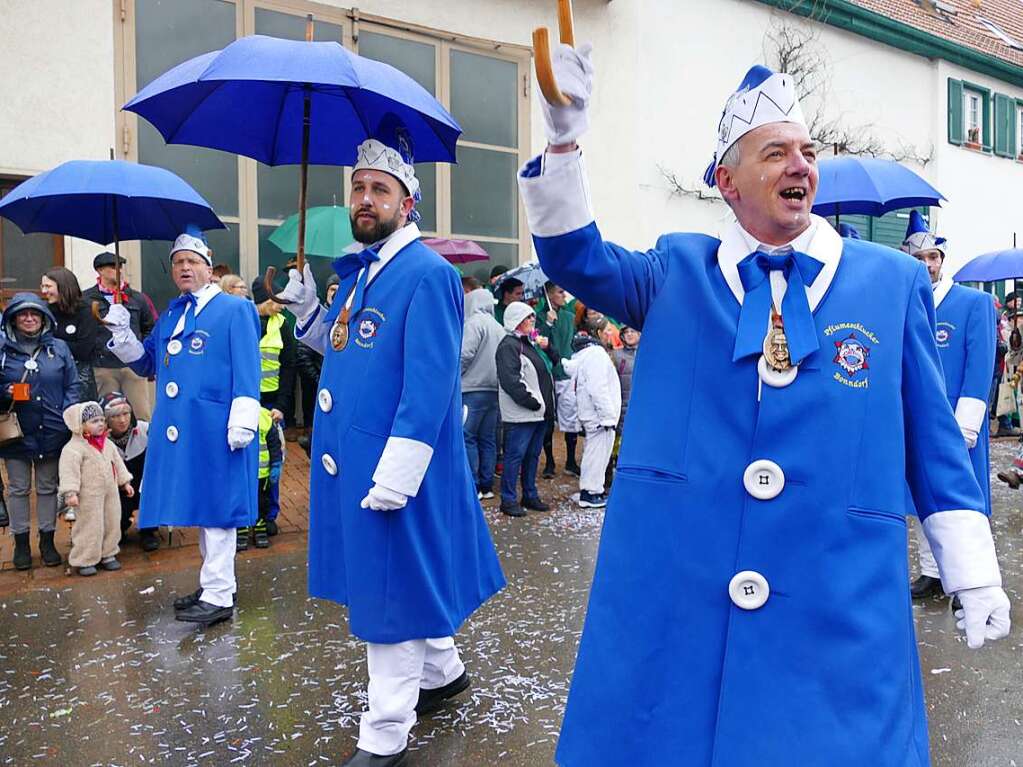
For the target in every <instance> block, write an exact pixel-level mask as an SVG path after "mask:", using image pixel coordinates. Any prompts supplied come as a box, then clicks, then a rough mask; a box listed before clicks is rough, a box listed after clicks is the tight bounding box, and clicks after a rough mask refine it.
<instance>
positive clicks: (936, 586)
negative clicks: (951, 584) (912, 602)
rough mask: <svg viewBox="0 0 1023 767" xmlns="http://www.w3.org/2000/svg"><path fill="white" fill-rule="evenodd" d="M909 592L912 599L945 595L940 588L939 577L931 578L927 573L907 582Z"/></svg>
mask: <svg viewBox="0 0 1023 767" xmlns="http://www.w3.org/2000/svg"><path fill="white" fill-rule="evenodd" d="M909 594H910V596H912V597H913V599H927V598H928V597H943V596H945V592H944V591H942V589H941V579H940V578H932V577H931V576H929V575H921V576H920V577H919V578H917V579H916V580H915V581H913V582H912V583H911V584H909Z"/></svg>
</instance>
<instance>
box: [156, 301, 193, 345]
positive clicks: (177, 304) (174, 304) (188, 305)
mask: <svg viewBox="0 0 1023 767" xmlns="http://www.w3.org/2000/svg"><path fill="white" fill-rule="evenodd" d="M198 304H199V302H198V301H197V300H196V298H195V296H193V295H192V294H191V293H184V294H182V295H180V296H178V297H177V298H175V299H174V300H173V301H171V302H170V305H169V306H168V307H167V310H168V311H169V312H170V313H171V315H172V316H173V314H174V312H175V311H177V310H178V309H181V310H182V311H183V312H184V315H185V326H184V328H183V329H182V331H181V337H182V338H188V337H189V336H190V335H192V334H193V333H194V332H195V310H196V309H197V308H198ZM167 327H168V328H169V332H170V334H173V333H174V328H175V327H177V323H176V322H175V323H174V324H173V325H171V324H170V323H167ZM167 338H170V335H168V336H167ZM164 340H167V339H164Z"/></svg>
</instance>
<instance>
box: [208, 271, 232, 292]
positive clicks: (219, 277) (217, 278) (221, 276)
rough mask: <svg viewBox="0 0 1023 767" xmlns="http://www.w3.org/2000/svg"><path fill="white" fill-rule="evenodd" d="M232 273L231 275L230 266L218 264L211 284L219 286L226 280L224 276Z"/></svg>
mask: <svg viewBox="0 0 1023 767" xmlns="http://www.w3.org/2000/svg"><path fill="white" fill-rule="evenodd" d="M230 273H231V267H230V266H228V265H227V264H217V265H216V266H214V267H213V279H212V280H211V282H213V283H216V284H218V285H219V284H220V281H221V280H222V279H224V276H225V275H228V274H230ZM221 290H223V287H221ZM225 292H226V291H225Z"/></svg>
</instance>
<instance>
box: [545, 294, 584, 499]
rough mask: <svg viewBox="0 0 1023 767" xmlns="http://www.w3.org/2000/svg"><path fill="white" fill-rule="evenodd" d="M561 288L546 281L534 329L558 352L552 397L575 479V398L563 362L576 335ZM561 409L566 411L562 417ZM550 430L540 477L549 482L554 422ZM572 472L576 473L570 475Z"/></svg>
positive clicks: (576, 470) (551, 468)
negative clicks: (553, 397) (569, 394)
mask: <svg viewBox="0 0 1023 767" xmlns="http://www.w3.org/2000/svg"><path fill="white" fill-rule="evenodd" d="M565 299H566V296H565V290H564V288H561V287H559V286H558V285H555V284H554V283H553V282H550V281H548V282H547V284H546V285H544V298H543V301H541V303H540V304H538V305H537V307H536V329H537V332H539V334H540V335H541V336H544V337H545V338H547V339H548V341H549V342H550V344H551V345H552V346H553V347H554V348H555V349H556V350H557V352H558V354H559V355H560V357H561V362H560V363H559V364H557V365H555V366H554V369H553V371H552V372H553V373H554V393H555V395H556V396H555V402H556V405H557V423H558V427H559V428H560V429H561V431H562V433H563V434H564V435H565V449H566V451H567V452H568V459H567V461H566V462H565V470H566V471H568V472H569V473H574V474H576V475H577V476H578V474H579V471H578V466H576V460H575V446H576V439H577V438H578V434H577V433H576V426H577V423H576V422H575V405H574V397H573V396H568V392H569V389H570V388H571V377H570V376H569V375H568V373H566V372H565V367H564V365H565V361H566V360H569V359H571V358H572V336H573V335H575V314H573V312H572V310H571V309H569V308H568V307H567V306H566V301H565ZM562 409H564V410H565V415H564V417H563V416H562ZM548 423H550V424H551V428H550V430H549V431H548V433H546V434H544V442H543V450H544V457H545V461H544V469H543V476H544V478H546V479H550V478H551V477H553V476H554V474H555V471H556V468H557V467H556V466H555V465H554V445H553V422H551V421H548ZM573 468H574V469H575V471H573Z"/></svg>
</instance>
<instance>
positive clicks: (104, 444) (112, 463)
mask: <svg viewBox="0 0 1023 767" xmlns="http://www.w3.org/2000/svg"><path fill="white" fill-rule="evenodd" d="M64 423H65V424H66V425H67V427H68V429H69V430H70V431H71V439H70V440H69V441H68V443H67V444H66V445H64V449H63V450H61V452H60V496H61V497H62V498H63V499H64V506H65V507H66V508H67V509H68V511H67V512H66V515H67V516H69V517H70V516H71V515H72V514H73V515H74V516H73V520H69V521H73V524H72V526H71V553H70V554H68V564H69V565H71V567H75V568H77V569H78V574H79V575H86V576H88V575H95V574H96V572H97V570H96V568H97V567H101V568H103V569H104V570H120V569H121V563H120V562H118V561H117V553H118V551H120V542H121V525H120V521H121V501H120V494H121V490H123V491H124V492H125V494H127V495H129V496H131V495H134V494H135V490H134V488H133V487H132V485H131V480H132V475H131V472H129V471H128V468H127V467H126V466H125V465H124V460H123V459H122V458H121V454H120V452H119V451H118V449H117V446H116V445H114V443H113V442H112V441H111V440H110V439H108V437H107V419H106V416H105V415H104V414H103V408H102V406H101V405H100V404H99V403H98V402H80V403H78V404H75V405H72V406H71V407H69V408H68V409H67V410H65V411H64Z"/></svg>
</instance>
